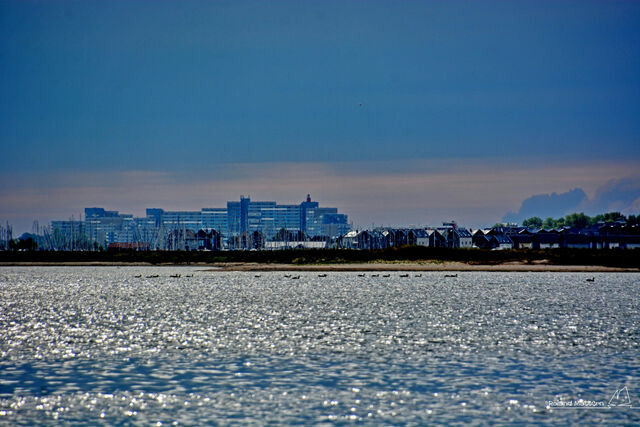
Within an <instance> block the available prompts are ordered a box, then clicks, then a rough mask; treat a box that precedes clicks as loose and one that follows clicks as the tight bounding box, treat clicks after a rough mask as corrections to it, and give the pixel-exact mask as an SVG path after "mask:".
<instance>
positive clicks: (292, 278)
mask: <svg viewBox="0 0 640 427" xmlns="http://www.w3.org/2000/svg"><path fill="white" fill-rule="evenodd" d="M299 278H300V276H291V280H295V279H299Z"/></svg>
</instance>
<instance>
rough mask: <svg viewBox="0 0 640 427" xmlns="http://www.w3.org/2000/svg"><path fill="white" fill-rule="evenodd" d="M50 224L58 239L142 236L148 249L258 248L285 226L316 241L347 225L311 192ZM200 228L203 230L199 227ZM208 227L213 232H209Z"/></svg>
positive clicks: (93, 212) (131, 239)
mask: <svg viewBox="0 0 640 427" xmlns="http://www.w3.org/2000/svg"><path fill="white" fill-rule="evenodd" d="M51 226H52V227H51V228H52V231H53V230H58V235H62V236H66V237H65V239H58V240H60V241H65V242H67V241H73V242H75V240H71V239H70V236H71V237H74V239H76V238H77V237H78V236H81V237H83V238H84V240H86V241H89V242H96V243H97V244H99V246H101V247H110V246H111V244H112V243H136V242H144V243H147V244H148V247H149V248H151V249H184V248H189V249H194V248H200V249H212V250H215V249H220V248H222V247H226V246H229V247H230V248H249V247H250V248H262V247H264V242H265V241H268V240H273V239H275V237H276V235H278V234H280V235H282V231H283V230H284V231H285V232H287V233H293V234H292V235H295V236H296V239H298V240H300V241H306V240H310V239H314V240H315V241H317V242H324V241H325V240H330V239H331V238H337V237H338V236H341V235H342V234H344V233H346V232H348V231H349V224H348V220H347V215H344V214H340V213H338V209H337V208H327V207H320V206H319V204H318V202H314V201H312V200H311V196H309V195H307V198H306V200H305V201H303V202H302V203H300V204H290V205H280V204H278V203H276V202H275V201H252V200H251V199H250V198H249V197H245V196H241V197H240V200H239V201H229V202H227V206H226V207H225V208H203V209H201V210H200V211H166V210H164V209H160V208H150V209H147V210H146V216H145V217H143V218H134V217H133V215H129V214H120V213H118V211H108V210H105V209H104V208H99V207H91V208H86V209H85V220H84V221H53V222H52V223H51ZM201 230H202V231H204V232H205V233H206V236H203V235H202V234H201V233H199V232H200V231H201ZM212 231H215V236H212V235H211V234H210V233H211V232H212ZM67 237H69V238H67ZM323 244H324V243H315V244H313V245H303V246H305V247H318V246H321V245H323ZM111 247H114V248H115V247H119V248H127V247H129V246H128V245H112V246H111ZM131 247H136V248H140V247H145V246H136V245H133V246H131Z"/></svg>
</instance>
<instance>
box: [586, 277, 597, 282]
mask: <svg viewBox="0 0 640 427" xmlns="http://www.w3.org/2000/svg"><path fill="white" fill-rule="evenodd" d="M595 281H596V278H595V277H587V282H595Z"/></svg>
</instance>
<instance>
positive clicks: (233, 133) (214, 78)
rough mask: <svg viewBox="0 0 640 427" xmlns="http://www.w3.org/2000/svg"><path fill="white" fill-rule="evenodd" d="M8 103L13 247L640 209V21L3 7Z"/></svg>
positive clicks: (456, 12)
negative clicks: (316, 215) (104, 217)
mask: <svg viewBox="0 0 640 427" xmlns="http://www.w3.org/2000/svg"><path fill="white" fill-rule="evenodd" d="M0 93H2V96H1V97H0V144H1V148H2V156H0V220H1V221H3V222H4V221H6V220H8V221H9V222H11V223H13V224H14V225H15V227H16V230H17V231H28V230H29V229H30V226H31V222H32V221H33V220H34V219H39V220H40V221H41V222H46V221H49V220H51V219H65V218H68V217H69V216H71V215H72V214H76V215H77V213H79V212H81V211H82V209H83V208H84V207H86V206H94V205H98V206H104V207H105V208H108V209H117V210H120V211H122V212H129V213H134V214H136V215H141V214H143V213H144V212H143V209H144V207H155V206H157V207H163V208H166V209H178V208H180V209H200V208H202V207H210V206H222V204H223V203H224V202H225V201H226V200H235V199H237V198H238V197H239V195H240V194H249V195H250V196H251V197H252V198H253V199H256V200H278V201H279V202H283V203H284V202H300V201H302V199H303V198H304V196H306V194H307V193H311V194H312V197H313V198H314V199H315V200H318V201H320V203H321V204H323V205H332V206H338V207H339V209H340V211H341V212H344V213H347V214H349V217H350V220H352V221H353V222H354V223H355V224H361V225H371V223H376V224H398V225H400V224H423V223H437V222H438V221H442V220H448V219H457V220H458V221H460V222H465V221H466V222H472V224H471V225H482V224H488V225H490V224H492V223H493V222H496V221H498V220H500V219H501V218H502V217H503V215H504V214H505V213H507V212H515V211H517V210H518V208H519V206H520V203H521V202H522V201H523V200H524V199H526V198H528V197H530V196H531V195H534V194H545V193H552V192H558V193H562V192H567V191H569V190H571V189H574V188H580V189H583V190H584V191H585V193H586V194H587V195H588V197H590V198H592V197H595V195H596V193H597V191H598V189H602V188H605V187H606V186H607V185H609V186H611V185H613V184H611V182H614V183H615V182H618V181H619V182H624V183H625V185H624V186H619V188H616V189H615V190H616V191H617V192H618V193H616V194H620V192H621V191H622V192H624V191H626V195H625V197H622V199H624V200H625V201H626V202H625V203H627V202H628V201H629V200H632V201H631V202H629V203H627V204H628V206H623V207H622V208H621V209H627V210H634V209H635V210H636V212H637V210H638V209H640V201H639V200H640V190H639V189H640V185H638V184H639V183H640V178H638V176H639V175H640V120H638V118H639V117H640V3H638V2H589V1H581V2H545V1H543V2H514V3H507V2H448V1H447V2H376V1H367V2H357V1H355V2H338V1H335V2H331V1H329V2H195V1H185V2H135V1H127V2H124V1H122V2H106V1H93V2H72V1H54V2H51V1H35V2H34V1H25V2H17V1H9V2H3V3H2V4H0ZM612 180H613V181H612ZM616 180H618V181H616ZM620 180H624V181H620ZM628 182H631V184H627V183H628ZM607 188H608V187H607ZM611 194H613V193H611ZM599 197H600V199H602V200H609V199H607V198H606V197H602V196H599ZM607 206H621V204H620V203H618V202H617V201H616V200H613V201H611V202H610V203H609V205H607Z"/></svg>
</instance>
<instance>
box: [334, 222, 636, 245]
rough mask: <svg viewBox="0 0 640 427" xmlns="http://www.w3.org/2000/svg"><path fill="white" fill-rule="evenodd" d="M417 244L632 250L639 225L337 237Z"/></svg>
mask: <svg viewBox="0 0 640 427" xmlns="http://www.w3.org/2000/svg"><path fill="white" fill-rule="evenodd" d="M404 245H416V246H425V247H431V248H479V249H489V250H506V249H554V248H581V249H615V248H618V249H635V248H640V228H639V227H638V226H637V225H636V226H628V225H626V223H623V222H618V223H600V224H596V225H593V226H590V227H588V228H583V229H576V228H569V227H565V228H559V229H531V228H526V227H517V226H501V227H494V228H488V229H477V230H469V229H466V228H462V227H457V226H456V225H455V223H445V224H443V227H437V228H424V229H422V228H420V229H375V230H353V231H350V232H348V233H346V234H345V235H343V236H341V237H340V238H339V239H337V242H336V246H337V247H339V248H347V249H385V248H390V247H394V246H395V247H397V246H404Z"/></svg>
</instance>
